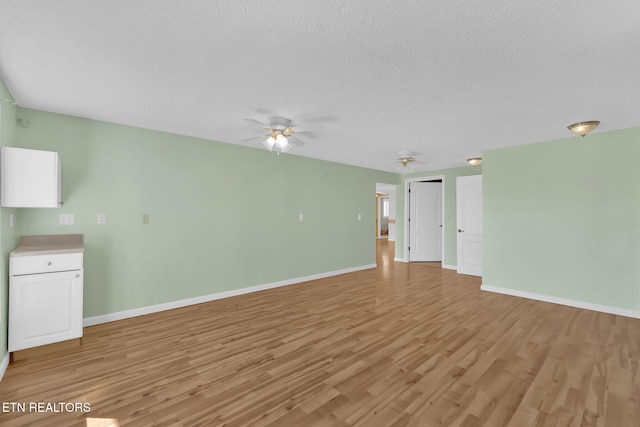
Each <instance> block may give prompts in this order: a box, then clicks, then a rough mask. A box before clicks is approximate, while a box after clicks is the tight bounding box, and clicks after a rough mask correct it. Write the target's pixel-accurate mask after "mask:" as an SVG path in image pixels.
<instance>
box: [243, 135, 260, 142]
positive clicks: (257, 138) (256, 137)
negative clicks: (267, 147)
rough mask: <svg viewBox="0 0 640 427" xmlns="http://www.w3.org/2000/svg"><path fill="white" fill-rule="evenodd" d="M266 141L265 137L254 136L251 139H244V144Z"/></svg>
mask: <svg viewBox="0 0 640 427" xmlns="http://www.w3.org/2000/svg"><path fill="white" fill-rule="evenodd" d="M264 139H265V137H264V136H252V137H251V138H246V139H243V140H242V142H247V141H263V140H264Z"/></svg>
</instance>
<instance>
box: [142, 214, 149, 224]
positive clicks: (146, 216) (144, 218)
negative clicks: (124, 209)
mask: <svg viewBox="0 0 640 427" xmlns="http://www.w3.org/2000/svg"><path fill="white" fill-rule="evenodd" d="M142 223H143V224H149V214H142Z"/></svg>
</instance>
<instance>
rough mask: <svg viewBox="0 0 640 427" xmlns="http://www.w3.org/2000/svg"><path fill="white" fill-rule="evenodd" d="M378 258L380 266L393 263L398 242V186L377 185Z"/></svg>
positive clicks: (376, 232)
mask: <svg viewBox="0 0 640 427" xmlns="http://www.w3.org/2000/svg"><path fill="white" fill-rule="evenodd" d="M375 210H376V216H375V218H376V229H375V234H376V258H377V263H378V265H381V264H389V263H392V262H393V260H394V258H395V240H396V186H395V185H394V184H386V183H380V182H379V183H376V194H375Z"/></svg>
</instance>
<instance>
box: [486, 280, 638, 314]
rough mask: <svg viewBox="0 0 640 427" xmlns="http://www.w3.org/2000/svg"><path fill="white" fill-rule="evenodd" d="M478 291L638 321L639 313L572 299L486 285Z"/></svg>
mask: <svg viewBox="0 0 640 427" xmlns="http://www.w3.org/2000/svg"><path fill="white" fill-rule="evenodd" d="M480 289H482V290H483V291H487V292H495V293H498V294H505V295H511V296H514V297H521V298H527V299H533V300H536V301H544V302H550V303H553V304H560V305H567V306H569V307H576V308H583V309H585V310H593V311H600V312H602V313H609V314H617V315H618V316H625V317H633V318H635V319H640V311H635V310H629V309H626V308H619V307H611V306H608V305H601V304H594V303H591V302H584V301H577V300H572V299H566V298H559V297H554V296H550V295H542V294H536V293H533V292H527V291H518V290H515V289H507V288H499V287H495V286H488V285H482V286H480Z"/></svg>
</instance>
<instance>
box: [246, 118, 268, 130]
mask: <svg viewBox="0 0 640 427" xmlns="http://www.w3.org/2000/svg"><path fill="white" fill-rule="evenodd" d="M245 120H246V121H248V122H249V123H252V124H254V125H258V126H260V127H263V128H268V127H269V125H267V124H265V123H262V122H259V121H258V120H256V119H245Z"/></svg>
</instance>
